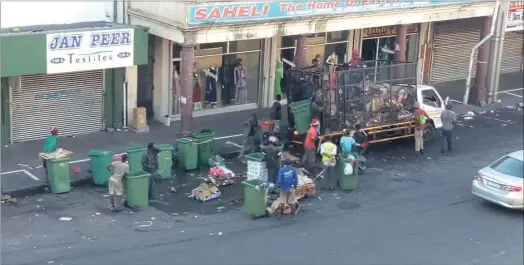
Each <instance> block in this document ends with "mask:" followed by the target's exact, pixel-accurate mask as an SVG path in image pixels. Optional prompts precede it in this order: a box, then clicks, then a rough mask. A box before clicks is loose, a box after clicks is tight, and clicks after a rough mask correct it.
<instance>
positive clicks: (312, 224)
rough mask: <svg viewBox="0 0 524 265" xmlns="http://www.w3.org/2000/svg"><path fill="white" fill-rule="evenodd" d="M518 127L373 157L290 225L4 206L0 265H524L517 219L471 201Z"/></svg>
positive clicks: (64, 205)
mask: <svg viewBox="0 0 524 265" xmlns="http://www.w3.org/2000/svg"><path fill="white" fill-rule="evenodd" d="M522 118H523V114H522V111H517V110H503V111H500V112H495V113H490V112H488V113H485V114H484V115H483V116H482V117H480V116H477V117H474V119H473V120H464V121H462V122H461V124H462V125H459V126H458V128H457V131H456V137H458V139H457V142H456V149H455V151H454V153H452V154H449V155H446V156H440V154H438V150H437V146H435V145H433V146H430V147H427V148H426V153H427V156H425V157H417V158H415V157H413V156H410V155H409V153H410V152H411V148H412V145H411V143H408V142H405V143H399V144H390V146H386V145H384V146H383V147H376V148H375V149H372V150H371V151H372V152H377V153H380V155H378V154H377V155H376V156H375V155H374V154H371V157H373V159H372V161H371V163H370V167H371V170H370V171H369V172H368V173H369V174H366V175H363V176H361V181H360V186H359V189H358V191H356V192H353V193H342V192H336V193H324V194H319V197H318V198H312V199H308V200H305V201H303V202H302V206H303V208H302V209H303V210H302V211H301V213H300V216H299V218H298V220H297V221H296V222H292V221H291V220H289V219H284V220H281V221H279V220H277V219H276V218H267V219H259V220H257V221H251V220H249V219H248V218H246V217H245V216H244V215H243V214H242V212H241V209H237V208H236V206H235V205H231V206H227V207H226V209H224V210H223V211H222V212H218V211H217V212H216V213H214V214H205V215H202V214H199V213H195V212H191V211H189V212H186V213H177V214H176V215H173V214H169V213H167V210H165V209H164V210H162V211H160V210H157V209H156V208H153V207H151V208H149V209H146V210H144V211H141V212H123V213H120V214H112V213H110V212H108V211H107V210H106V209H105V207H106V199H107V198H105V197H104V196H103V195H102V193H100V191H98V190H89V189H79V190H76V191H73V192H71V193H69V194H65V195H59V196H56V195H43V196H38V197H30V198H25V199H22V200H21V201H20V202H19V203H18V204H9V203H5V204H2V227H1V228H2V264H12V265H15V264H28V265H29V264H38V265H40V264H63V265H66V264H67V265H69V264H72V265H74V264H121V263H125V264H195V265H196V264H213V265H222V264H224V265H226V264H227V265H236V264H326V265H331V264H350V263H352V264H464V265H466V264H468V265H469V264H508V265H513V264H515V265H516V264H523V253H522V247H523V236H522V235H523V233H524V231H523V227H524V226H523V216H522V213H521V212H518V211H509V210H505V209H502V208H500V207H497V206H494V205H492V204H489V203H486V202H484V201H482V200H480V199H477V198H475V197H474V196H472V195H471V193H470V184H471V181H472V179H473V175H474V173H475V171H476V169H478V168H479V167H482V166H484V165H486V164H488V163H490V162H492V161H493V160H494V159H496V158H498V157H499V156H501V155H503V154H505V153H507V152H510V151H514V150H515V149H518V148H521V147H522V146H523V139H522V134H521V133H522V130H523V125H522ZM386 147H389V148H388V149H389V150H390V151H389V152H385V148H386ZM180 203H184V202H183V201H181V202H180ZM60 217H70V218H72V220H70V221H59V220H58V219H59V218H60Z"/></svg>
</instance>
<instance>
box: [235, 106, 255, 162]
mask: <svg viewBox="0 0 524 265" xmlns="http://www.w3.org/2000/svg"><path fill="white" fill-rule="evenodd" d="M257 130H258V118H257V114H256V113H253V114H251V115H250V116H249V118H248V119H247V121H246V122H245V123H244V142H243V143H242V148H241V149H240V155H239V156H238V157H239V158H240V159H242V158H244V155H245V154H246V153H252V152H254V149H255V147H256V140H255V137H256V134H257Z"/></svg>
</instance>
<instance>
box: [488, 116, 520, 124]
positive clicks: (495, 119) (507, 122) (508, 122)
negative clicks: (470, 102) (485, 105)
mask: <svg viewBox="0 0 524 265" xmlns="http://www.w3.org/2000/svg"><path fill="white" fill-rule="evenodd" d="M479 117H481V118H484V119H488V120H494V121H500V122H503V123H506V124H513V123H516V122H512V121H505V120H501V119H497V118H491V117H485V116H479Z"/></svg>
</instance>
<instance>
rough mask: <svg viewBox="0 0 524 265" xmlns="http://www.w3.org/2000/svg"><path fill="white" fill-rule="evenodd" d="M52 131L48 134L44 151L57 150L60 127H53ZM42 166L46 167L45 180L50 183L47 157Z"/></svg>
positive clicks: (51, 151)
mask: <svg viewBox="0 0 524 265" xmlns="http://www.w3.org/2000/svg"><path fill="white" fill-rule="evenodd" d="M50 133H51V135H49V136H47V138H45V142H44V150H43V152H44V153H53V152H54V151H56V142H57V137H58V128H56V127H53V128H51V132H50ZM42 167H43V168H44V176H45V180H44V182H45V183H48V182H49V175H48V172H47V160H46V159H43V160H42Z"/></svg>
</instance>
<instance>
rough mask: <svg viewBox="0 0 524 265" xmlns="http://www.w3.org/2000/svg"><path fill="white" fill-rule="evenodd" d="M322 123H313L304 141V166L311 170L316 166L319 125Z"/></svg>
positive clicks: (314, 121) (316, 121) (314, 120)
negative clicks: (316, 143)
mask: <svg viewBox="0 0 524 265" xmlns="http://www.w3.org/2000/svg"><path fill="white" fill-rule="evenodd" d="M319 124H320V122H319V121H318V120H317V119H313V120H312V121H311V127H309V130H308V131H307V134H306V139H305V140H304V156H303V157H302V164H303V165H304V167H305V168H308V169H311V168H312V167H313V166H314V165H315V158H316V152H315V147H316V146H315V142H316V140H317V138H318V125H319Z"/></svg>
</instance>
